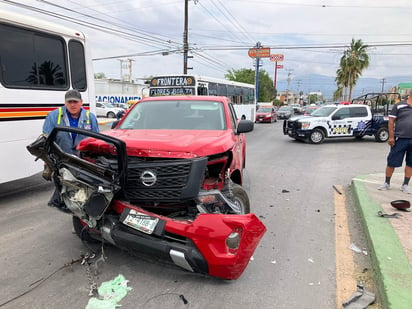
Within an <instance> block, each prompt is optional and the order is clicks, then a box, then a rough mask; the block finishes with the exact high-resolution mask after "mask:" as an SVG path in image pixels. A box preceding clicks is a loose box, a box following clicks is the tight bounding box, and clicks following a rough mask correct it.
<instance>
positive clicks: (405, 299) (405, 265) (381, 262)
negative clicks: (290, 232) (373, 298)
mask: <svg viewBox="0 0 412 309" xmlns="http://www.w3.org/2000/svg"><path fill="white" fill-rule="evenodd" d="M383 180H384V175H383V174H371V175H363V176H358V177H355V178H353V179H352V187H353V192H354V196H355V201H356V203H357V206H358V207H359V212H360V215H361V216H362V222H363V225H364V230H365V232H366V237H367V239H368V242H369V246H370V250H371V257H372V263H373V268H374V272H375V276H376V279H377V284H378V289H379V292H380V296H381V298H382V302H383V306H384V308H388V309H411V308H412V266H411V265H412V207H411V208H410V209H411V212H405V211H399V210H397V209H396V208H393V207H392V206H391V204H390V202H391V201H393V200H407V201H410V202H411V203H412V194H405V193H403V192H401V191H400V187H401V184H402V181H403V171H402V173H395V174H394V175H393V177H392V180H391V189H390V190H387V191H379V190H377V187H378V186H379V185H381V184H382V183H383ZM410 185H411V186H412V183H411V184H410ZM378 211H382V212H384V213H386V214H392V213H399V214H400V215H401V216H399V217H398V218H383V217H380V216H378Z"/></svg>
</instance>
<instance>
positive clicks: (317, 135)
mask: <svg viewBox="0 0 412 309" xmlns="http://www.w3.org/2000/svg"><path fill="white" fill-rule="evenodd" d="M324 140H325V133H323V131H322V130H321V129H314V130H313V131H312V133H310V135H309V141H310V142H311V143H312V144H322V143H323V141H324Z"/></svg>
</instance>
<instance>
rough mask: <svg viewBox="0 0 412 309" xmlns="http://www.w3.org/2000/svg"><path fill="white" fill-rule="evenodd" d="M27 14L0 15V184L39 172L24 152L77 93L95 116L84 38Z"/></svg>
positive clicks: (91, 81) (0, 12) (4, 13)
mask: <svg viewBox="0 0 412 309" xmlns="http://www.w3.org/2000/svg"><path fill="white" fill-rule="evenodd" d="M29 15H30V14H24V15H22V14H18V13H15V12H12V11H4V10H0V37H1V44H0V67H1V73H0V149H2V151H0V171H1V173H0V183H5V182H9V181H14V180H17V179H21V178H25V177H29V176H32V175H34V174H36V173H39V172H41V171H42V170H43V168H44V166H43V164H41V162H34V161H33V160H32V159H33V158H32V157H31V156H30V155H29V154H28V153H27V152H25V151H22V149H24V147H25V146H26V145H27V143H29V142H30V141H32V140H34V139H35V138H36V137H37V135H38V134H39V132H41V131H42V126H43V123H44V119H45V118H46V116H47V114H48V113H50V112H51V111H52V110H54V109H57V108H58V107H59V106H61V105H62V103H63V100H64V94H65V93H66V91H67V90H69V89H77V90H79V91H80V92H81V96H82V98H83V107H84V108H85V109H87V110H90V111H92V112H93V113H94V112H95V93H94V80H93V70H90V69H89V68H91V67H92V66H93V63H92V58H91V56H90V50H89V45H88V44H89V42H88V38H87V37H86V36H85V35H84V34H83V33H82V32H81V31H79V29H76V28H72V27H64V26H63V25H61V24H60V23H52V22H50V21H45V20H44V19H36V18H33V17H31V16H29Z"/></svg>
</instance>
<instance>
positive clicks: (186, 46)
mask: <svg viewBox="0 0 412 309" xmlns="http://www.w3.org/2000/svg"><path fill="white" fill-rule="evenodd" d="M197 1H198V0H194V3H195V4H196V3H197ZM188 23H189V0H185V25H184V32H183V74H187V70H192V69H193V68H189V67H187V59H188V58H193V56H188V55H187V54H188V52H189V42H188V40H189V39H188V37H189V32H188Z"/></svg>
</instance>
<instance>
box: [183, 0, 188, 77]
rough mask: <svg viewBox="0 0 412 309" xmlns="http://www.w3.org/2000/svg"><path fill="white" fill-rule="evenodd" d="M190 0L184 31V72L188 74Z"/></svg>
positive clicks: (186, 4)
mask: <svg viewBox="0 0 412 309" xmlns="http://www.w3.org/2000/svg"><path fill="white" fill-rule="evenodd" d="M188 11H189V0H185V25H184V32H183V74H187V52H188V51H189V43H188V42H187V37H188V33H187V31H188V20H189V12H188Z"/></svg>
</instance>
